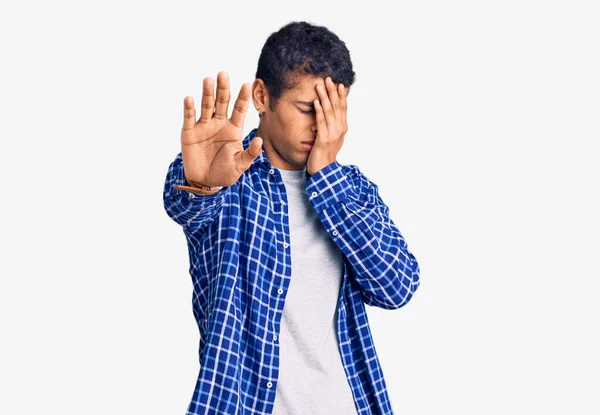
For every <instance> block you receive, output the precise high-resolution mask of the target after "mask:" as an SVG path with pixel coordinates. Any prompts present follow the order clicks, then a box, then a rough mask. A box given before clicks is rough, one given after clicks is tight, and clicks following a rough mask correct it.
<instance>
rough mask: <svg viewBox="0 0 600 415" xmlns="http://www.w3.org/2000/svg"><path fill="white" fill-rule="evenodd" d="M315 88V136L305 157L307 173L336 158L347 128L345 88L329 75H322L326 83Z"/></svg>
mask: <svg viewBox="0 0 600 415" xmlns="http://www.w3.org/2000/svg"><path fill="white" fill-rule="evenodd" d="M316 88H317V95H318V96H319V99H316V100H315V101H314V106H315V112H316V115H317V138H316V140H315V143H314V145H313V148H312V149H311V150H310V155H309V156H308V160H307V161H306V170H307V172H308V174H310V175H313V174H315V173H316V172H318V171H319V170H321V169H322V168H323V167H325V166H327V165H328V164H331V163H333V162H334V161H335V160H336V158H337V154H338V152H339V151H340V149H341V148H342V144H344V136H345V135H346V132H348V123H347V121H346V113H347V107H348V105H347V100H346V97H347V96H348V88H346V87H344V85H343V84H342V83H339V84H337V85H336V84H335V83H334V82H333V80H332V79H331V78H330V77H327V78H325V87H323V85H321V84H318V85H317V86H316Z"/></svg>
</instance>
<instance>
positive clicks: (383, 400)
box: [163, 129, 419, 415]
mask: <svg viewBox="0 0 600 415" xmlns="http://www.w3.org/2000/svg"><path fill="white" fill-rule="evenodd" d="M255 135H256V129H254V130H252V131H251V132H250V133H249V134H248V135H247V136H246V137H245V138H244V139H243V146H244V148H248V145H249V143H250V141H251V140H252V139H253V138H254V137H255ZM176 185H184V186H189V184H188V183H187V181H186V180H185V177H184V172H183V161H182V158H181V153H180V154H178V155H177V157H176V158H175V160H174V161H173V162H172V163H171V165H170V166H169V170H168V173H167V177H166V181H165V185H164V190H163V201H164V208H165V210H166V212H167V214H168V215H169V217H171V219H173V220H174V221H175V222H176V223H178V224H179V225H181V226H182V228H183V232H184V234H185V237H186V239H187V245H188V252H189V262H190V267H189V272H190V275H191V277H192V283H193V295H192V306H193V311H194V316H195V318H196V321H197V323H198V328H199V330H200V347H199V360H200V373H199V375H198V380H197V382H196V386H195V389H194V393H193V396H192V399H191V402H190V404H189V406H188V410H187V414H186V415H192V414H193V415H196V414H237V415H248V414H257V415H258V414H261V415H262V414H270V413H271V411H272V409H273V403H274V400H275V391H276V385H277V377H278V376H277V375H278V370H279V342H278V340H276V339H277V337H274V336H275V335H277V334H279V325H280V320H281V316H282V311H283V306H284V301H285V297H286V292H287V289H288V287H289V285H290V278H291V272H292V268H291V249H294V247H293V246H292V245H291V243H290V231H289V222H288V208H287V196H286V189H285V186H284V183H283V180H282V178H281V175H280V173H279V171H278V169H277V168H275V167H273V166H272V165H271V164H270V162H269V160H268V159H267V157H266V154H265V152H264V150H263V151H262V154H261V155H260V156H258V158H257V159H255V160H254V162H253V164H252V165H251V166H250V168H249V169H248V170H246V171H245V172H244V173H243V174H242V175H241V177H240V178H239V179H238V181H237V182H236V183H234V184H233V185H231V186H228V187H225V188H223V189H222V190H221V191H219V192H218V193H216V194H212V195H200V194H196V193H193V192H188V191H186V190H185V189H178V188H175V187H174V186H176ZM306 193H307V196H308V197H309V199H310V202H311V203H312V205H313V207H314V209H315V211H316V212H317V213H318V216H319V219H320V220H321V222H322V224H323V226H324V227H325V228H326V229H327V232H328V233H329V236H330V237H331V238H332V239H333V241H335V243H336V245H337V246H338V247H339V249H340V250H341V252H342V253H343V257H344V273H343V281H342V286H341V292H340V296H339V301H338V304H337V307H338V320H337V332H338V342H339V349H340V353H341V357H342V362H343V364H344V371H345V372H346V377H347V379H348V382H349V384H350V387H351V389H352V393H353V396H354V402H355V405H356V409H357V413H358V414H360V415H367V414H393V411H392V406H391V404H390V400H389V396H388V393H387V389H386V383H385V380H384V376H383V372H382V369H381V367H380V364H379V360H378V358H377V353H376V351H375V345H374V343H373V338H372V336H371V331H370V328H369V322H368V319H367V314H366V310H365V304H367V305H370V306H376V307H381V308H384V309H396V308H399V307H402V306H403V305H405V304H406V303H407V302H408V301H409V300H410V298H411V297H412V295H413V293H414V292H415V291H416V290H417V288H418V286H419V265H418V263H417V260H416V259H415V257H414V256H413V254H412V253H410V252H409V250H408V248H407V245H406V242H405V240H404V237H403V236H402V235H401V233H400V231H399V230H398V228H397V227H396V226H395V224H394V223H393V222H392V220H391V219H390V217H389V209H388V207H387V206H386V205H385V204H384V202H383V201H382V200H381V198H380V196H379V194H378V191H377V185H375V184H374V183H372V182H370V181H369V180H368V179H367V178H366V177H365V176H364V175H363V174H362V173H361V172H360V171H359V169H358V167H356V166H354V165H342V164H340V163H339V162H337V161H335V162H333V163H331V164H329V165H327V166H325V167H324V168H322V169H321V170H320V171H318V172H316V173H315V174H313V175H312V176H309V177H308V178H307V180H306ZM324 386H325V385H324Z"/></svg>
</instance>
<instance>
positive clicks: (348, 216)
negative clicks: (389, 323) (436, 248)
mask: <svg viewBox="0 0 600 415" xmlns="http://www.w3.org/2000/svg"><path fill="white" fill-rule="evenodd" d="M348 167H350V169H351V170H350V173H349V174H346V173H345V171H344V169H343V166H342V165H341V164H340V163H338V162H337V161H334V162H333V163H331V164H329V165H327V166H325V167H324V168H322V169H321V170H319V171H318V172H316V173H315V174H314V175H312V176H310V177H309V178H308V180H307V187H306V191H307V194H308V197H309V199H310V201H311V203H312V205H313V207H314V208H315V210H316V211H317V213H318V215H319V218H320V219H321V222H322V223H323V225H324V226H325V228H326V229H327V232H328V233H329V235H330V237H331V238H332V239H333V240H334V241H335V243H336V244H337V246H338V247H339V248H340V250H341V251H342V253H343V254H344V256H345V257H346V258H347V260H348V262H349V263H350V266H351V270H352V271H353V272H352V273H351V274H352V275H353V277H354V279H355V280H356V281H357V282H358V283H359V285H360V287H361V294H362V298H363V301H364V302H365V303H366V304H368V305H371V306H377V307H380V308H385V309H396V308H400V307H402V306H403V305H405V304H406V303H407V302H408V301H409V300H410V299H411V297H412V295H413V294H414V292H415V291H416V290H417V288H418V287H419V265H418V263H417V260H416V258H415V257H414V255H413V254H412V253H411V252H410V251H409V250H408V247H407V244H406V241H405V240H404V237H403V236H402V234H401V233H400V231H399V230H398V228H397V227H396V225H395V224H394V222H393V221H392V220H391V219H390V217H389V208H388V207H387V205H385V203H384V202H383V200H382V199H381V197H380V196H379V193H378V190H377V185H375V184H374V183H372V182H371V181H369V180H368V179H367V178H366V177H365V176H364V175H363V174H362V173H361V172H360V171H359V170H358V168H357V167H356V166H348Z"/></svg>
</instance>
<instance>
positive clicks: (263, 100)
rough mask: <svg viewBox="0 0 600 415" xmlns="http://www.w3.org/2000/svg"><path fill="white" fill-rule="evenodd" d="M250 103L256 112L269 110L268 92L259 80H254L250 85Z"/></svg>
mask: <svg viewBox="0 0 600 415" xmlns="http://www.w3.org/2000/svg"><path fill="white" fill-rule="evenodd" d="M252 102H253V103H254V108H256V110H257V111H260V112H266V111H267V108H269V91H268V90H267V86H266V85H265V83H264V81H263V80H262V79H260V78H256V79H255V80H254V82H253V83H252Z"/></svg>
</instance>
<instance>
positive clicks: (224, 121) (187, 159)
mask: <svg viewBox="0 0 600 415" xmlns="http://www.w3.org/2000/svg"><path fill="white" fill-rule="evenodd" d="M250 91H251V87H250V84H243V85H242V87H241V89H240V92H239V94H238V97H237V99H236V101H235V104H234V106H233V112H232V114H231V118H227V111H228V107H229V100H230V97H231V94H230V92H229V76H228V75H227V73H226V72H219V73H218V74H217V96H216V100H215V97H214V82H213V79H212V78H204V81H203V84H202V109H201V112H200V119H198V120H197V121H196V110H195V109H194V99H193V98H192V97H185V98H184V101H183V106H184V118H183V127H182V129H181V155H182V158H183V169H184V173H185V178H186V180H187V181H188V183H190V184H192V185H194V184H204V185H206V186H224V187H225V186H230V185H232V184H233V183H235V182H236V181H237V180H238V179H239V178H240V176H241V175H242V173H244V171H246V170H247V169H248V168H249V167H250V166H251V165H252V162H253V161H254V160H255V159H256V157H258V156H259V155H260V153H261V151H262V150H261V147H262V138H260V137H255V138H254V139H253V140H252V142H251V143H250V145H249V146H248V148H247V149H245V150H244V147H243V144H242V133H243V126H244V120H245V119H246V113H247V111H248V103H249V100H250Z"/></svg>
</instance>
